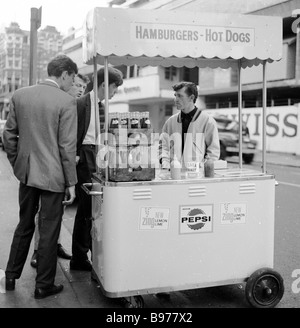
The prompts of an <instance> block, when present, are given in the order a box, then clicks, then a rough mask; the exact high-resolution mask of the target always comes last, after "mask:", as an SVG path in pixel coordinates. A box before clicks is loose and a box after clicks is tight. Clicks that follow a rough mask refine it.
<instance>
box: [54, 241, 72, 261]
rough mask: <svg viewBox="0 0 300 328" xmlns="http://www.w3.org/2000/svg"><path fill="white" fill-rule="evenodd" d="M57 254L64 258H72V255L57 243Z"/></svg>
mask: <svg viewBox="0 0 300 328" xmlns="http://www.w3.org/2000/svg"><path fill="white" fill-rule="evenodd" d="M57 256H58V257H60V258H62V259H65V260H71V258H72V256H71V255H70V254H68V253H67V251H66V250H65V249H64V248H63V246H62V245H61V244H57Z"/></svg>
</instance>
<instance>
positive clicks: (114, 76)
mask: <svg viewBox="0 0 300 328" xmlns="http://www.w3.org/2000/svg"><path fill="white" fill-rule="evenodd" d="M97 79H98V81H97V85H98V88H99V86H100V85H101V84H102V83H103V82H104V67H101V68H100V69H99V70H98V72H97ZM93 80H94V75H93ZM113 83H114V84H115V85H116V86H117V87H119V86H120V85H122V84H123V73H122V72H121V71H119V70H118V69H117V68H114V67H108V84H113Z"/></svg>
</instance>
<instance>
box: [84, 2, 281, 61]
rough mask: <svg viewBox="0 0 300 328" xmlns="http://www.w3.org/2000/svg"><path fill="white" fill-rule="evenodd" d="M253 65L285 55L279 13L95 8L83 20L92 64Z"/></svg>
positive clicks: (85, 56) (85, 51)
mask: <svg viewBox="0 0 300 328" xmlns="http://www.w3.org/2000/svg"><path fill="white" fill-rule="evenodd" d="M94 57H96V58H97V63H98V64H100V65H103V64H104V58H105V57H108V58H109V63H110V64H112V65H121V64H124V65H127V66H131V65H138V66H146V65H150V66H158V65H159V66H175V67H182V66H185V67H190V68H191V67H212V68H216V67H221V68H229V67H236V66H237V65H238V64H237V62H238V61H240V63H241V66H242V67H243V68H245V67H251V66H253V65H255V66H256V65H259V64H260V63H262V61H265V60H266V61H267V62H272V61H275V60H280V59H281V57H282V19H281V18H280V17H269V16H255V15H232V14H214V13H197V12H185V11H166V10H145V9H116V8H100V7H99V8H94V9H93V10H91V11H90V12H89V13H88V15H87V18H86V20H85V24H84V39H83V59H84V62H85V63H87V64H92V63H93V58H94Z"/></svg>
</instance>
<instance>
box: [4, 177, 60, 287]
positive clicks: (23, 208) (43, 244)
mask: <svg viewBox="0 0 300 328" xmlns="http://www.w3.org/2000/svg"><path fill="white" fill-rule="evenodd" d="M64 195H65V194H64V193H58V192H51V191H46V190H41V189H38V188H35V187H30V186H27V185H25V184H23V183H20V186H19V208H20V209H19V223H18V225H17V227H16V229H15V232H14V235H13V240H12V244H11V248H10V253H9V258H8V262H7V267H6V270H5V274H6V277H7V278H14V279H19V278H20V276H21V274H22V271H23V268H24V265H25V262H26V259H27V256H28V252H29V248H30V243H31V240H32V237H33V233H34V230H35V215H36V213H37V212H38V209H39V202H40V211H39V217H38V221H39V224H38V226H39V234H40V239H39V244H38V249H37V274H36V288H47V287H50V286H52V285H53V284H54V280H55V275H56V265H57V240H58V237H59V233H60V229H61V222H62V216H63V204H62V201H63V200H64Z"/></svg>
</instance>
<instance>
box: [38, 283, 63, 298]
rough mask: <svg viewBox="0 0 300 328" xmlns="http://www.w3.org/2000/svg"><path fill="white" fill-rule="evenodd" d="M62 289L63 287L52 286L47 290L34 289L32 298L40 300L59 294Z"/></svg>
mask: <svg viewBox="0 0 300 328" xmlns="http://www.w3.org/2000/svg"><path fill="white" fill-rule="evenodd" d="M63 289H64V286H63V285H57V286H56V285H53V286H51V287H47V288H36V289H35V291H34V298H36V299H41V298H45V297H48V296H51V295H55V294H58V293H60V292H61V291H62V290H63Z"/></svg>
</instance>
